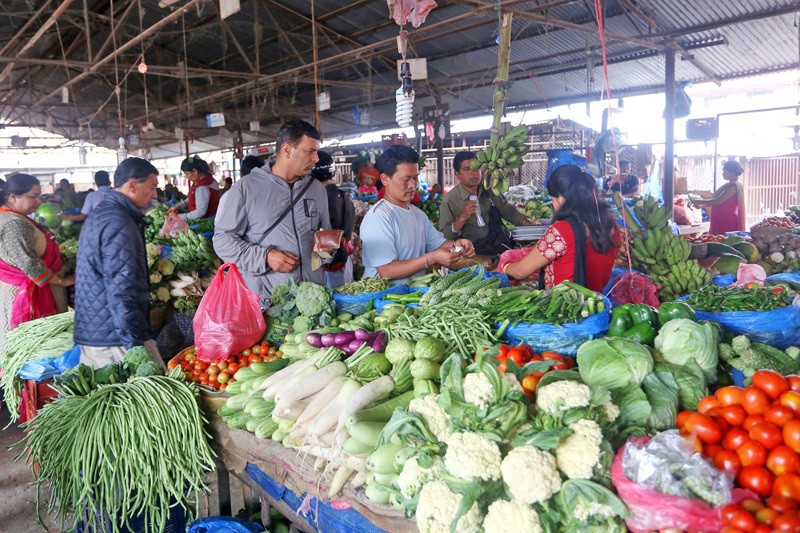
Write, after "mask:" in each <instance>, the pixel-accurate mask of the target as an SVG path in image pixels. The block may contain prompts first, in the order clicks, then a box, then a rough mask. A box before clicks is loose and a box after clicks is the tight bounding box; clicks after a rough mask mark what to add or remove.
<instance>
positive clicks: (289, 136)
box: [275, 119, 322, 152]
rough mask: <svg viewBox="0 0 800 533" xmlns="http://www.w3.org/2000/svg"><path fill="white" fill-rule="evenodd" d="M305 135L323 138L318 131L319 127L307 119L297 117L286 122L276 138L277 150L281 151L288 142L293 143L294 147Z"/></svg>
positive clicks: (318, 138)
mask: <svg viewBox="0 0 800 533" xmlns="http://www.w3.org/2000/svg"><path fill="white" fill-rule="evenodd" d="M304 135H307V136H308V137H311V138H312V139H316V140H318V141H319V140H321V139H322V136H321V135H320V134H319V132H318V131H317V128H315V127H314V126H312V125H311V124H309V123H308V122H306V121H305V120H298V119H295V120H290V121H289V122H285V123H284V124H283V125H282V126H281V128H280V129H279V130H278V136H277V139H276V140H275V151H276V152H279V151H280V149H281V146H283V145H284V144H286V143H289V144H290V145H292V147H293V148H295V147H297V145H298V143H299V142H300V141H301V140H303V136H304Z"/></svg>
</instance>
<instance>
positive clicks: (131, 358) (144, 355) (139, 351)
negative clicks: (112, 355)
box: [122, 346, 153, 372]
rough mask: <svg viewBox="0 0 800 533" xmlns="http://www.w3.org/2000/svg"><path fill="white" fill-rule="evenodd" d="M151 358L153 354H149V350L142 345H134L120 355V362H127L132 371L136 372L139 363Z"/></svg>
mask: <svg viewBox="0 0 800 533" xmlns="http://www.w3.org/2000/svg"><path fill="white" fill-rule="evenodd" d="M152 360H153V356H152V355H150V352H149V351H148V350H147V348H145V347H144V346H134V347H133V348H131V349H130V350H128V351H127V352H125V355H124V356H123V357H122V362H124V363H128V365H130V368H131V371H133V372H136V370H137V369H138V368H139V365H141V364H144V363H146V362H148V361H152Z"/></svg>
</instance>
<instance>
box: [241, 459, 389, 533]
mask: <svg viewBox="0 0 800 533" xmlns="http://www.w3.org/2000/svg"><path fill="white" fill-rule="evenodd" d="M245 472H247V473H248V475H249V476H250V477H251V478H253V480H254V481H255V482H256V483H258V485H259V486H260V487H261V488H262V489H264V491H265V492H266V493H267V494H269V495H270V496H272V497H273V498H274V499H275V500H281V501H283V503H285V504H287V505H288V506H289V507H291V508H292V509H294V510H295V511H296V510H297V509H298V508H300V505H301V504H302V503H303V496H302V495H300V496H297V495H296V494H295V493H294V492H292V491H291V490H288V489H287V488H286V487H284V486H283V485H281V484H279V483H278V482H277V481H275V480H274V479H272V478H271V477H270V476H268V475H267V474H265V473H264V472H263V471H262V470H261V469H259V468H258V467H257V466H255V465H254V464H252V463H247V467H246V468H245ZM310 507H311V510H310V511H309V513H308V516H307V517H306V518H307V520H308V522H309V523H310V524H312V525H313V526H314V527H315V528H316V529H317V531H324V532H325V533H352V532H353V531H358V532H359V533H382V532H384V531H385V530H383V529H381V528H379V527H378V526H376V525H375V524H373V523H372V522H370V521H369V520H367V518H366V517H364V515H362V514H361V513H359V512H358V511H356V510H355V509H352V508H351V509H342V510H336V509H334V508H333V507H331V504H330V503H326V502H323V501H320V500H318V499H317V498H312V499H311V505H310Z"/></svg>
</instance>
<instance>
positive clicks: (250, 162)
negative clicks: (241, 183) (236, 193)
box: [239, 155, 264, 177]
mask: <svg viewBox="0 0 800 533" xmlns="http://www.w3.org/2000/svg"><path fill="white" fill-rule="evenodd" d="M263 166H264V160H263V159H261V158H260V157H258V156H255V155H247V156H245V157H244V159H242V167H241V169H239V173H240V174H241V175H242V177H244V176H247V175H248V174H250V173H251V172H252V171H253V169H254V168H261V167H263Z"/></svg>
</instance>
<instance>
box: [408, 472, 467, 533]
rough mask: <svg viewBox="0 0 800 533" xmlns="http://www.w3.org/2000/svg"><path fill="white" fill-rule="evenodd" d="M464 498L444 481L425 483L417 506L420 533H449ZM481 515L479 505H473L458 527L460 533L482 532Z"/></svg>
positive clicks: (459, 521) (460, 520)
mask: <svg viewBox="0 0 800 533" xmlns="http://www.w3.org/2000/svg"><path fill="white" fill-rule="evenodd" d="M461 499H462V496H461V495H460V494H454V493H453V492H451V491H450V489H449V488H448V487H447V485H445V484H444V482H443V481H440V480H434V481H429V482H428V483H425V485H423V486H422V490H421V491H420V493H419V505H418V506H417V528H418V529H419V531H420V533H449V532H450V524H451V523H452V522H453V519H454V518H455V516H456V511H457V510H458V506H459V505H461ZM482 521H483V516H482V515H481V511H480V508H479V507H478V503H477V502H476V503H473V504H472V507H470V509H469V511H467V514H465V515H464V516H462V517H461V518H460V519H459V520H458V523H457V525H456V531H458V532H459V533H478V532H479V531H480V530H481V522H482Z"/></svg>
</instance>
